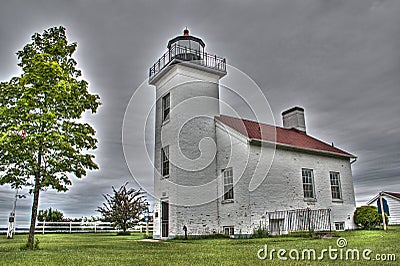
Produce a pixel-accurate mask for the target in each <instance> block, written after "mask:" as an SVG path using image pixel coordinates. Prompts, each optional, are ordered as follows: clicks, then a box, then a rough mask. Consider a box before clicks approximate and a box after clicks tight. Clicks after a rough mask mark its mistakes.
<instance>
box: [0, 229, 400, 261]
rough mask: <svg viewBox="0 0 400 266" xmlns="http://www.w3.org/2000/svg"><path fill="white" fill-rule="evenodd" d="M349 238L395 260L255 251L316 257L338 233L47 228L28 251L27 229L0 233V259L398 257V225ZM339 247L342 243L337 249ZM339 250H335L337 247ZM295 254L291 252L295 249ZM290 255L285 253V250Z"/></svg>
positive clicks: (346, 235)
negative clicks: (185, 233)
mask: <svg viewBox="0 0 400 266" xmlns="http://www.w3.org/2000/svg"><path fill="white" fill-rule="evenodd" d="M338 235H339V236H340V237H344V238H346V240H347V247H345V248H343V249H342V250H344V252H345V251H346V249H355V248H357V249H359V251H360V253H361V252H362V251H363V250H364V249H370V250H372V253H371V254H370V255H369V256H370V257H371V258H375V255H376V254H378V253H380V254H395V255H396V259H397V263H396V261H391V262H382V261H372V260H371V261H365V260H362V259H361V260H359V261H357V260H351V261H345V260H344V259H343V260H340V259H337V260H330V259H329V254H327V253H325V258H324V259H323V260H322V262H321V261H307V260H299V261H295V260H288V261H282V260H279V259H278V258H277V254H276V252H275V253H274V258H273V259H272V260H269V259H268V258H267V259H266V260H263V261H261V260H259V259H258V258H257V251H258V250H259V249H261V248H263V247H264V245H268V250H269V251H270V250H271V249H276V250H278V249H285V250H287V252H289V251H290V250H291V249H297V250H298V251H299V252H300V258H301V252H302V250H303V249H315V250H316V253H317V257H318V256H319V255H320V252H321V250H322V249H328V248H329V246H331V247H332V248H338V246H337V244H336V241H337V239H338V237H333V238H331V239H312V238H308V237H293V236H292V237H273V238H264V239H204V240H188V241H185V240H170V241H163V242H157V243H150V242H143V241H138V240H140V239H142V238H143V235H142V234H135V235H132V236H115V235H113V234H71V235H70V234H48V235H37V237H38V238H39V240H40V250H36V251H26V250H20V247H21V246H23V244H24V243H25V241H26V238H27V236H26V235H16V236H15V238H14V239H6V237H5V235H0V264H1V265H332V264H333V265H344V264H346V265H347V264H350V265H397V264H399V263H400V243H399V241H400V227H391V228H390V229H389V231H387V232H384V231H381V230H375V231H351V232H340V233H339V234H338ZM339 250H340V249H339ZM338 253H339V252H338ZM293 254H295V253H293ZM344 254H345V253H344ZM285 256H286V257H288V256H289V254H288V253H286V254H285Z"/></svg>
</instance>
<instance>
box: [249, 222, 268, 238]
mask: <svg viewBox="0 0 400 266" xmlns="http://www.w3.org/2000/svg"><path fill="white" fill-rule="evenodd" d="M268 236H269V233H268V230H267V228H266V227H265V226H263V225H262V224H261V222H260V226H258V227H257V228H254V229H253V235H252V237H253V238H264V237H268Z"/></svg>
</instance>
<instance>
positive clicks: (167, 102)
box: [162, 93, 170, 122]
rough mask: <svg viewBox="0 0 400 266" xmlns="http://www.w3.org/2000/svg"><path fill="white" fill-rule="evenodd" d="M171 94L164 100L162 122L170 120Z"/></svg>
mask: <svg viewBox="0 0 400 266" xmlns="http://www.w3.org/2000/svg"><path fill="white" fill-rule="evenodd" d="M169 98H170V97H169V93H168V94H167V95H165V96H164V97H163V98H162V121H163V122H164V121H166V120H168V119H169V109H170V99H169Z"/></svg>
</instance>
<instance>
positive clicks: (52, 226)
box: [0, 222, 153, 234]
mask: <svg viewBox="0 0 400 266" xmlns="http://www.w3.org/2000/svg"><path fill="white" fill-rule="evenodd" d="M7 226H8V225H4V226H1V227H0V234H3V233H4V234H5V233H7ZM29 226H30V225H29V224H16V226H15V233H17V234H18V233H28V232H29ZM118 231H120V230H119V229H116V228H114V226H113V224H112V223H108V222H38V223H37V224H36V230H35V233H37V234H38V233H39V234H46V233H47V234H48V233H69V234H72V233H100V232H103V233H107V232H118ZM128 231H129V232H141V233H144V232H146V224H145V223H139V224H137V225H135V226H134V227H133V228H130V229H128ZM152 231H153V223H149V232H152Z"/></svg>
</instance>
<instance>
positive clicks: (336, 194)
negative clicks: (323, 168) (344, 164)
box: [329, 171, 342, 200]
mask: <svg viewBox="0 0 400 266" xmlns="http://www.w3.org/2000/svg"><path fill="white" fill-rule="evenodd" d="M329 181H330V184H331V195H332V199H333V200H341V199H342V188H341V186H340V173H339V172H334V171H330V172H329Z"/></svg>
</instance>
